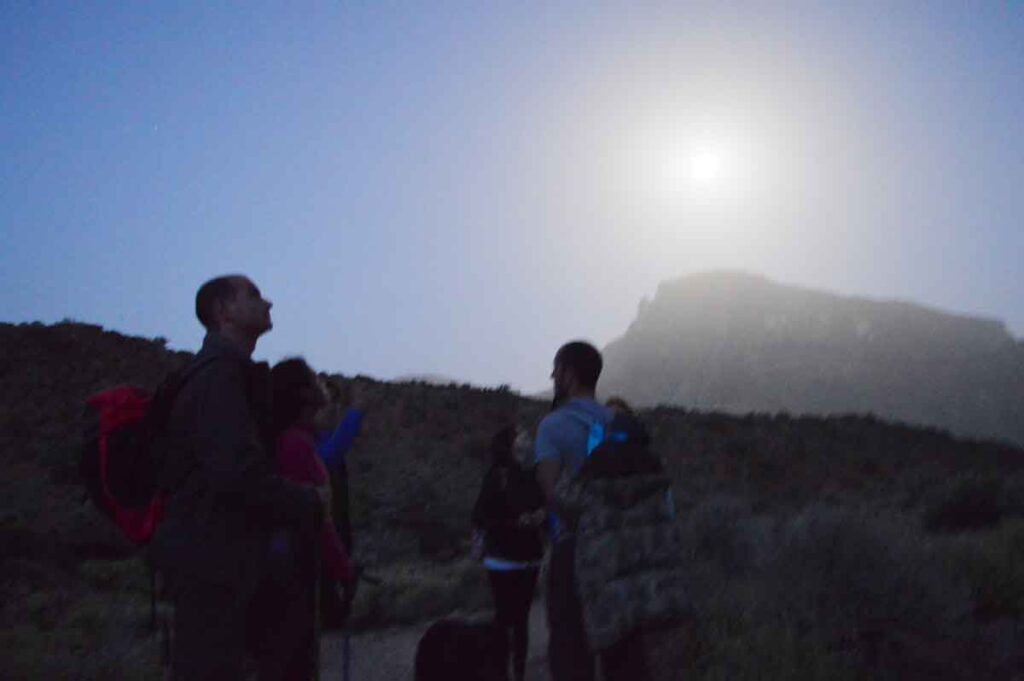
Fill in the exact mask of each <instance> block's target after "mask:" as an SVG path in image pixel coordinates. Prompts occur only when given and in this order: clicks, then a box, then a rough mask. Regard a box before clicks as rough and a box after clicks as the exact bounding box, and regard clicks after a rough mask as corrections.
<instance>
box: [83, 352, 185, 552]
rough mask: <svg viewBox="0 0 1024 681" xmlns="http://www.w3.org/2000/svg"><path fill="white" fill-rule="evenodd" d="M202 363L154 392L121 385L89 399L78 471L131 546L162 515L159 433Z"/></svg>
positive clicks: (143, 537)
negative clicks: (158, 480) (159, 483)
mask: <svg viewBox="0 0 1024 681" xmlns="http://www.w3.org/2000/svg"><path fill="white" fill-rule="evenodd" d="M204 364H205V362H199V363H193V364H192V365H190V366H187V367H185V368H182V369H179V370H178V371H175V372H172V373H171V374H169V375H168V376H167V377H166V378H165V379H164V380H163V382H162V383H161V384H160V385H159V387H157V389H156V392H154V393H150V392H148V391H147V390H145V389H143V388H140V387H138V386H134V385H121V386H117V387H115V388H110V389H109V390H104V391H103V392H99V393H96V394H95V395H93V396H92V397H90V398H89V399H88V400H86V407H85V414H84V432H83V435H84V437H83V443H82V451H81V459H80V460H79V474H80V475H81V478H82V482H83V484H84V485H85V488H86V491H87V492H88V495H89V498H90V499H92V502H93V504H95V505H96V508H98V509H99V510H100V511H101V512H102V513H104V514H105V515H106V516H107V517H109V518H110V519H111V520H112V521H113V522H114V524H115V525H117V527H118V529H120V530H121V532H122V534H124V536H125V537H127V538H128V540H129V541H131V542H132V543H133V544H136V545H141V544H146V543H148V542H149V540H150V539H151V538H152V537H153V533H154V532H155V531H156V527H157V525H158V524H159V522H160V520H161V519H162V518H163V514H164V507H165V504H166V500H167V497H166V494H165V493H164V492H162V491H160V490H159V489H158V485H157V476H158V473H159V471H160V467H161V465H162V463H163V458H164V456H163V451H164V449H165V447H163V446H161V445H162V444H163V443H162V437H161V436H162V435H163V433H164V431H165V429H166V427H167V421H168V419H169V418H170V414H171V408H172V407H173V406H174V399H175V398H176V397H177V396H178V393H179V392H180V391H181V389H182V387H184V385H185V383H186V382H187V381H188V379H189V378H191V377H192V376H193V375H195V373H196V372H197V370H198V369H199V368H200V367H201V366H203V365H204Z"/></svg>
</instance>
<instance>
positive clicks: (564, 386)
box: [551, 356, 569, 406]
mask: <svg viewBox="0 0 1024 681" xmlns="http://www.w3.org/2000/svg"><path fill="white" fill-rule="evenodd" d="M551 380H552V382H553V383H554V393H555V395H554V398H553V400H552V405H553V406H558V405H559V404H561V403H562V402H564V401H565V398H566V397H568V395H569V380H568V371H567V369H566V366H565V363H563V362H562V361H561V360H560V359H559V358H558V357H557V356H556V357H555V365H554V368H553V369H552V370H551Z"/></svg>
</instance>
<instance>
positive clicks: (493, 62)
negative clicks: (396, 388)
mask: <svg viewBox="0 0 1024 681" xmlns="http://www.w3.org/2000/svg"><path fill="white" fill-rule="evenodd" d="M213 4H216V5H220V7H219V8H212V7H209V6H207V5H213ZM174 5H176V6H173V5H172V4H170V3H156V4H154V3H108V2H103V3H87V2H75V3H72V2H63V3H50V2H46V3H43V2H40V3H16V2H7V3H3V5H2V6H0V151H2V153H0V320H4V321H29V320H43V321H47V322H50V321H57V320H60V319H61V318H64V317H72V318H75V319H78V320H82V321H88V322H92V323H98V324H102V325H104V326H107V327H109V328H114V329H117V330H120V331H123V332H127V333H132V334H141V335H147V336H157V335H160V336H165V337H167V338H168V339H170V342H171V345H172V346H175V347H182V348H194V347H195V346H197V345H198V343H199V342H200V339H201V331H200V328H199V326H198V324H197V322H196V321H195V319H194V317H193V311H192V300H193V295H194V292H195V289H196V287H197V286H198V285H199V284H200V283H201V282H202V281H203V280H205V279H206V278H208V277H210V276H212V275H215V274H220V273H226V272H236V271H239V272H245V273H248V274H250V275H251V276H252V277H253V279H254V280H255V281H256V282H257V283H258V284H259V285H260V286H261V288H262V289H263V290H264V291H265V292H266V294H267V296H268V297H269V298H270V299H271V300H273V301H274V303H275V307H274V319H275V324H276V328H275V329H274V331H273V332H272V333H271V334H269V335H268V336H267V337H266V338H265V339H264V340H262V341H261V343H260V345H259V347H258V349H257V355H258V356H261V357H264V358H269V359H272V360H273V359H277V358H280V357H281V356H283V355H286V354H292V353H302V354H305V355H306V356H307V357H308V358H309V359H310V360H311V361H312V362H313V363H314V364H315V365H316V366H317V367H318V368H320V369H325V370H331V371H340V372H343V373H346V374H354V373H365V374H369V375H373V376H377V377H380V378H389V377H393V376H399V375H403V374H411V373H415V374H428V373H429V374H443V375H446V376H451V377H454V378H457V379H460V380H467V381H471V382H474V383H480V384H498V383H509V384H511V385H513V386H515V387H519V388H524V389H529V390H533V389H537V388H540V387H543V386H544V385H545V384H546V379H547V374H548V371H549V367H550V360H551V356H552V354H553V352H554V350H555V349H556V348H557V346H558V345H559V344H560V343H561V342H562V341H564V340H567V339H570V338H575V337H585V338H590V339H591V340H593V341H595V342H596V343H598V344H599V345H603V344H605V343H607V342H608V341H610V340H612V339H614V338H615V337H616V336H618V335H620V334H621V333H623V332H624V331H625V329H626V327H627V326H628V324H629V322H630V321H631V320H632V318H633V316H634V315H635V312H636V308H637V304H638V302H639V301H640V299H641V298H642V297H643V296H649V295H651V294H653V293H654V291H655V289H656V287H657V284H658V282H660V281H662V280H665V279H669V278H674V277H677V276H680V275H682V274H686V273H689V272H695V271H701V270H705V269H717V268H722V267H730V268H732V267H735V268H744V269H747V270H751V271H755V272H759V273H763V274H766V275H768V276H770V277H772V278H775V279H778V280H780V281H783V282H789V283H795V284H801V285H805V286H811V287H819V288H824V289H828V290H831V291H835V292H840V293H848V294H857V295H869V296H873V297H882V298H902V299H910V300H914V301H918V302H921V303H925V304H928V305H932V306H936V307H940V308H942V309H947V310H951V311H956V312H964V313H969V314H975V315H983V316H989V317H997V318H1000V319H1003V320H1005V321H1006V322H1007V324H1008V326H1009V328H1010V329H1011V331H1012V332H1013V333H1015V334H1017V335H1020V334H1021V333H1024V295H1022V294H1024V271H1022V268H1021V266H1020V265H1019V263H1020V260H1021V254H1022V253H1024V5H1022V4H1021V3H1010V2H990V3H938V2H929V3H910V2H899V3H892V2H880V3H875V4H873V3H839V2H821V3H808V4H803V3H713V4H712V3H708V4H699V3H677V2H671V3H664V4H656V3H631V2H630V3H621V4H603V3H596V2H585V3H582V2H581V3H578V4H573V3H523V2H517V3H480V2H467V3H453V2H441V3H407V4H396V3H369V2H366V3H349V2H339V3H310V4H306V5H304V6H297V5H294V4H291V3H289V4H288V6H287V7H286V4H285V3H280V4H266V5H264V4H261V3H230V4H228V3H175V4H174ZM774 5H781V6H774ZM702 164H703V165H702Z"/></svg>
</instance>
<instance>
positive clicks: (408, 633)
mask: <svg viewBox="0 0 1024 681" xmlns="http://www.w3.org/2000/svg"><path fill="white" fill-rule="evenodd" d="M429 625H430V623H429V622H428V623H424V624H420V625H417V626H412V627H401V628H395V629H383V630H380V631H372V632H368V633H364V634H356V635H353V636H352V638H351V642H350V650H351V675H350V677H349V678H350V681H412V678H413V662H414V660H415V658H416V644H417V643H419V640H420V637H421V636H422V635H423V633H424V632H425V631H426V630H427V627H428V626H429ZM547 644H548V627H547V621H546V619H545V615H544V602H543V601H538V602H536V603H534V604H533V608H532V609H531V610H530V652H529V655H528V658H527V670H526V681H544V680H545V679H547V678H548V675H547ZM342 649H343V638H342V636H341V634H339V633H335V632H332V633H330V634H325V635H324V636H323V637H322V639H321V643H320V679H321V681H335V680H336V679H337V680H339V681H340V679H341V678H342V659H343V653H342Z"/></svg>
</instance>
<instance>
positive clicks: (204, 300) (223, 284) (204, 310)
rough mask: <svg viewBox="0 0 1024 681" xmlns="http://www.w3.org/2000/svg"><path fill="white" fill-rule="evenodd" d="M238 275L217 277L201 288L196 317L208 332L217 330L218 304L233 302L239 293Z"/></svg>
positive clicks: (198, 294) (197, 294)
mask: <svg viewBox="0 0 1024 681" xmlns="http://www.w3.org/2000/svg"><path fill="white" fill-rule="evenodd" d="M236 277H237V275H233V274H228V275H224V276H222V277H216V278H214V279H211V280H210V281H208V282H206V283H205V284H203V285H202V286H200V287H199V291H198V292H197V293H196V317H198V318H199V322H200V323H201V324H202V325H203V326H205V327H206V329H207V330H208V331H212V330H214V329H215V327H216V324H217V320H216V319H214V311H215V310H216V309H217V304H218V303H221V302H224V301H227V300H231V299H232V298H234V297H235V294H236V293H237V292H238V289H237V287H236V286H235V279H236Z"/></svg>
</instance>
